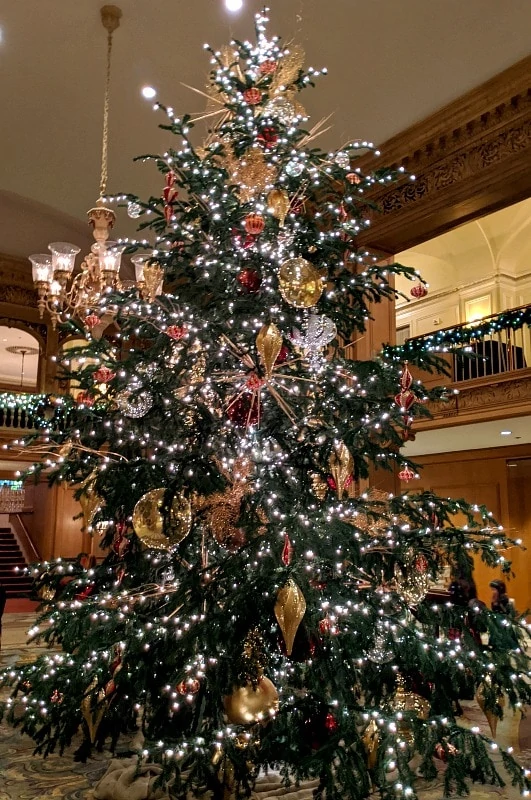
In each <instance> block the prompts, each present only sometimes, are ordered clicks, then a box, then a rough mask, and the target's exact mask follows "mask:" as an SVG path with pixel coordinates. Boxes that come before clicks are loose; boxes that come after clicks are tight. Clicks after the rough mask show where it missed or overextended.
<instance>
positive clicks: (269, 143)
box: [256, 127, 278, 148]
mask: <svg viewBox="0 0 531 800" xmlns="http://www.w3.org/2000/svg"><path fill="white" fill-rule="evenodd" d="M256 138H257V139H258V141H259V142H260V144H261V145H263V146H264V147H267V148H269V147H274V146H275V145H276V143H277V142H278V133H277V130H276V128H272V127H267V128H262V130H261V131H260V133H259V134H258V136H257V137H256Z"/></svg>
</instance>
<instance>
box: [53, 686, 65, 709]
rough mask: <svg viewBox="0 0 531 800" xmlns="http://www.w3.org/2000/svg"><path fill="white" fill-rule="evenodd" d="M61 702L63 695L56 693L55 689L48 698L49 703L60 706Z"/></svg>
mask: <svg viewBox="0 0 531 800" xmlns="http://www.w3.org/2000/svg"><path fill="white" fill-rule="evenodd" d="M63 700H64V694H63V693H62V692H58V691H57V689H54V690H53V692H52V696H51V697H50V703H53V704H54V705H58V706H60V705H61V703H62V702H63Z"/></svg>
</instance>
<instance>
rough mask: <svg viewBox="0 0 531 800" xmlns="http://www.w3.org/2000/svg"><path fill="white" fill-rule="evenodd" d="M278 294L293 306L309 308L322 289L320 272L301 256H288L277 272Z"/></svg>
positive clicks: (316, 299) (322, 283) (315, 301)
mask: <svg viewBox="0 0 531 800" xmlns="http://www.w3.org/2000/svg"><path fill="white" fill-rule="evenodd" d="M278 282H279V288H280V294H281V295H282V297H283V298H284V300H285V301H286V303H289V304H290V305H292V306H295V308H311V306H314V305H315V304H316V303H317V301H318V300H319V298H320V297H321V295H322V293H323V290H324V287H325V285H324V282H323V278H322V273H321V272H320V271H319V270H318V269H317V268H316V267H314V265H313V264H311V263H310V262H309V261H307V260H306V259H305V258H302V256H298V257H297V258H289V259H288V260H287V261H284V263H283V264H281V266H280V270H279V273H278Z"/></svg>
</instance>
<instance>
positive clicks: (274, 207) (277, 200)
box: [267, 189, 290, 228]
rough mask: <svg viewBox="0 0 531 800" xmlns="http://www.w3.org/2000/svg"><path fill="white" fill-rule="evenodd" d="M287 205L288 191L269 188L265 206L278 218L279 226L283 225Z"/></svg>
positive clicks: (287, 208) (287, 209)
mask: <svg viewBox="0 0 531 800" xmlns="http://www.w3.org/2000/svg"><path fill="white" fill-rule="evenodd" d="M289 206H290V202H289V197H288V193H287V192H285V191H284V189H271V191H270V192H269V194H268V195H267V207H268V209H269V211H270V212H271V213H272V214H273V216H274V217H275V219H278V222H279V225H280V227H281V228H283V227H284V222H285V221H286V217H287V215H288V211H289Z"/></svg>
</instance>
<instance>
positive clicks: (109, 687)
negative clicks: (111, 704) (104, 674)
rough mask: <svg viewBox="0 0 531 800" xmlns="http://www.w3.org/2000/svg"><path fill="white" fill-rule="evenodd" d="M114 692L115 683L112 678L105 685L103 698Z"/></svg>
mask: <svg viewBox="0 0 531 800" xmlns="http://www.w3.org/2000/svg"><path fill="white" fill-rule="evenodd" d="M115 691H116V683H115V681H114V679H113V678H111V679H110V681H107V683H106V684H105V697H109V696H110V695H111V694H114V692H115Z"/></svg>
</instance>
